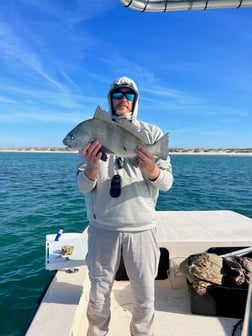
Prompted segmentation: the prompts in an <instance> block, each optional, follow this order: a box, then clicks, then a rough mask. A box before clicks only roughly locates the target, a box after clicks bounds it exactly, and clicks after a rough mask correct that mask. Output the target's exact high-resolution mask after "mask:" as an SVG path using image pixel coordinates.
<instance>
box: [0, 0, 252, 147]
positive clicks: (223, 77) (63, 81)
mask: <svg viewBox="0 0 252 336" xmlns="http://www.w3.org/2000/svg"><path fill="white" fill-rule="evenodd" d="M0 5H1V7H0V147H24V146H52V147H53V146H56V147H63V144H62V139H63V137H64V136H65V134H66V133H67V132H68V131H69V130H70V129H72V128H73V127H74V126H75V125H76V124H77V123H79V122H80V121H82V120H84V119H89V118H91V117H92V115H93V113H94V111H95V108H96V106H97V105H101V106H102V107H103V108H105V109H107V100H106V95H107V90H108V87H109V86H110V84H111V82H112V81H113V80H114V79H115V78H117V77H120V76H122V75H126V76H129V77H131V78H133V79H134V80H135V81H136V83H137V85H138V87H139V90H140V103H139V114H138V117H139V119H141V120H144V121H147V122H151V123H154V124H156V125H158V126H159V127H161V128H162V130H163V131H164V132H169V133H170V147H183V148H197V147H205V148H229V147H232V148H234V147H240V148H245V147H252V9H251V8H248V9H245V8H241V9H239V10H236V9H226V10H224V9H220V10H207V11H191V12H189V11H183V12H167V13H142V12H138V11H134V10H131V9H127V8H124V7H123V6H122V5H121V4H120V3H119V2H118V1H117V0H95V1H94V0H79V1H78V0H75V1H73V0H65V1H64V0H43V1H41V0H8V1H1V2H0Z"/></svg>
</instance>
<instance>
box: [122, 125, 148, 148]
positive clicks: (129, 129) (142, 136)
mask: <svg viewBox="0 0 252 336" xmlns="http://www.w3.org/2000/svg"><path fill="white" fill-rule="evenodd" d="M118 126H119V127H121V128H123V129H124V130H125V131H127V132H128V133H130V134H131V135H132V136H134V137H136V138H137V139H139V140H140V141H141V142H142V143H143V144H146V143H147V142H148V140H147V136H146V134H145V133H144V132H142V131H141V130H140V129H139V127H137V126H136V125H135V124H132V123H131V122H129V121H127V120H120V121H119V122H118Z"/></svg>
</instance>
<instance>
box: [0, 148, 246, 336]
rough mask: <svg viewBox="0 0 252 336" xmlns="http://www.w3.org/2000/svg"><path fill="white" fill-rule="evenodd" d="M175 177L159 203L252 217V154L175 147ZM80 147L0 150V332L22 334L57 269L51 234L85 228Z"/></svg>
mask: <svg viewBox="0 0 252 336" xmlns="http://www.w3.org/2000/svg"><path fill="white" fill-rule="evenodd" d="M171 160H172V164H173V170H174V178H175V180H174V185H173V187H172V189H171V190H170V191H169V192H168V193H163V192H162V193H161V194H160V197H159V201H158V205H157V209H158V210H221V209H228V210H233V211H237V212H239V213H241V214H244V215H246V216H249V217H251V218H252V188H251V183H252V156H214V155H213V156H200V155H173V156H172V157H171ZM76 161H77V156H76V154H63V153H60V154H57V153H0V162H1V174H0V195H1V212H0V228H1V230H0V241H1V251H2V252H1V263H0V297H1V301H0V316H1V324H0V335H3V336H7V335H8V336H19V335H23V330H24V328H25V326H26V324H27V321H28V320H29V318H30V316H31V313H32V311H33V309H34V307H35V306H36V304H37V301H38V299H39V297H40V295H41V293H42V291H43V289H44V288H45V286H46V285H47V283H48V281H49V280H50V278H51V276H52V275H53V272H50V271H46V270H45V269H44V244H45V235H46V234H49V233H53V232H55V233H56V232H57V231H58V229H59V227H60V226H62V225H63V226H64V227H65V232H81V231H82V230H83V228H84V227H85V226H86V225H87V219H86V210H85V203H84V198H83V196H82V195H81V194H80V192H79V191H78V189H77V187H76V183H75V165H76Z"/></svg>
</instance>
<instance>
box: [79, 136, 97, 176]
mask: <svg viewBox="0 0 252 336" xmlns="http://www.w3.org/2000/svg"><path fill="white" fill-rule="evenodd" d="M101 146H102V144H101V143H100V142H99V141H98V140H96V141H94V142H93V143H89V144H87V145H86V146H85V147H84V148H83V149H82V151H81V152H82V154H83V155H84V156H85V158H86V160H87V165H86V168H85V174H86V176H87V177H88V178H89V179H90V180H93V181H94V180H95V179H96V178H97V174H98V170H99V166H100V159H101V157H102V152H100V148H101Z"/></svg>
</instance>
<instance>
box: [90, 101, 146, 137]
mask: <svg viewBox="0 0 252 336" xmlns="http://www.w3.org/2000/svg"><path fill="white" fill-rule="evenodd" d="M94 119H99V120H103V121H106V122H108V123H115V124H116V125H117V126H118V127H121V128H123V129H124V130H125V131H127V132H128V133H130V134H131V135H132V136H134V137H136V138H138V139H139V140H140V141H141V142H142V143H143V144H146V143H147V142H148V141H147V137H146V135H145V133H143V132H141V131H140V130H139V128H138V127H137V126H136V125H134V124H132V123H131V122H129V121H127V120H120V121H119V122H115V121H113V120H112V119H111V117H110V115H109V114H108V113H107V112H106V111H104V110H103V109H102V108H101V107H100V106H99V105H98V106H97V108H96V110H95V114H94Z"/></svg>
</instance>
